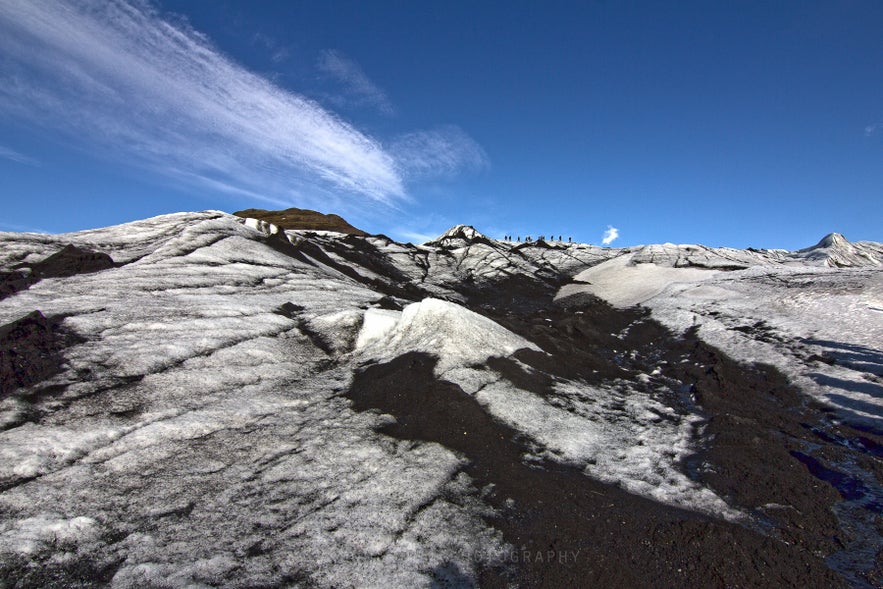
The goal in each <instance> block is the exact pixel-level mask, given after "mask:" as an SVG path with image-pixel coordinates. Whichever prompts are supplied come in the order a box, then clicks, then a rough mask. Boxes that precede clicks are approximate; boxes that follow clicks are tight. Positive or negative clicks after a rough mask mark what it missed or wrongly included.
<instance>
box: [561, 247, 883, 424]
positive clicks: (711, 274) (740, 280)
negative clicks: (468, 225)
mask: <svg viewBox="0 0 883 589" xmlns="http://www.w3.org/2000/svg"><path fill="white" fill-rule="evenodd" d="M843 243H844V242H843V241H842V237H839V238H836V239H835V238H832V237H829V238H825V239H824V240H823V241H822V243H821V244H820V246H816V247H814V248H809V249H807V250H801V252H798V253H797V254H795V255H794V256H788V257H783V258H782V259H783V260H784V263H780V262H779V261H777V260H776V261H773V260H770V259H769V258H768V257H767V256H765V255H757V256H756V258H755V260H754V264H752V265H750V266H749V265H747V264H748V263H749V262H751V259H752V257H754V256H755V253H753V252H746V253H745V254H743V255H735V256H734V255H731V254H729V253H728V254H727V256H726V259H727V260H730V261H735V260H741V261H742V262H744V263H746V267H745V268H744V269H736V270H729V271H720V270H716V269H715V268H718V267H720V264H721V259H722V257H721V256H717V255H715V257H714V258H713V259H712V260H710V261H703V263H702V264H701V265H699V264H696V263H695V260H694V261H693V262H691V263H684V260H685V259H686V260H690V256H691V254H692V252H694V251H695V250H694V248H695V246H657V247H656V248H652V249H650V248H643V249H641V250H640V251H638V252H636V253H624V254H622V255H620V256H618V257H616V258H614V259H612V260H609V261H607V262H604V263H602V264H599V265H597V266H594V267H592V268H589V269H587V270H584V271H583V272H580V273H579V274H577V275H576V276H575V277H574V280H573V282H571V283H569V284H567V285H565V286H563V287H562V288H561V289H560V290H559V292H558V294H557V298H558V299H559V300H563V299H566V298H567V297H569V296H573V295H575V294H577V293H581V292H587V293H591V294H593V295H596V296H599V297H601V298H603V299H605V300H607V301H609V302H610V303H612V304H614V305H617V306H620V307H627V306H630V305H638V304H640V305H643V306H646V307H648V308H650V309H651V310H652V312H653V316H654V317H655V318H656V319H658V320H660V321H662V322H663V323H664V324H666V325H668V326H669V327H671V328H672V329H674V330H676V331H683V330H685V329H688V328H690V327H694V326H695V327H698V329H699V334H700V337H702V338H703V339H704V340H706V341H707V342H709V343H710V344H712V345H714V346H716V347H718V348H720V349H722V350H724V351H725V352H726V353H727V354H728V355H730V356H732V357H734V358H737V359H739V360H742V361H745V362H765V363H769V364H773V365H775V366H776V367H777V368H778V369H779V370H781V371H783V372H784V373H785V374H787V375H788V376H789V377H791V378H792V379H793V380H794V381H795V382H796V383H798V384H799V385H800V386H801V388H802V389H803V390H805V391H806V392H808V393H810V394H813V395H814V396H815V397H816V398H817V399H818V400H820V401H823V402H825V403H826V404H828V405H830V406H831V407H833V408H836V409H837V411H838V413H839V415H840V416H841V418H842V419H844V420H847V421H849V422H850V423H853V424H858V425H861V426H862V427H868V428H872V429H873V430H875V431H883V423H881V416H883V387H881V383H880V377H881V376H883V359H881V356H883V351H881V347H883V313H881V312H880V311H879V309H881V308H883V304H881V301H883V271H881V268H880V266H879V265H878V264H879V262H878V261H877V259H876V258H875V257H873V256H870V257H865V256H863V255H862V256H859V257H857V258H855V257H854V258H849V259H848V260H849V263H850V264H855V265H856V266H855V267H851V268H849V267H845V266H846V264H847V258H844V257H843V256H842V251H841V253H840V254H836V255H839V256H840V257H838V258H836V259H838V260H840V263H841V266H843V267H840V268H839V269H834V268H835V267H837V265H836V264H835V265H833V266H832V265H831V264H829V262H830V260H831V259H832V258H831V256H833V255H835V254H834V253H832V252H831V248H835V249H837V248H839V249H840V250H843V248H844V247H845V246H844V245H843ZM688 248H689V249H688ZM648 249H649V251H648ZM871 249H872V248H870V247H866V248H864V252H865V253H867V251H869V250H871ZM685 250H686V251H685ZM648 254H649V255H648ZM715 254H717V252H715ZM807 254H811V256H810V257H808V258H807V259H808V262H807V263H806V264H801V265H800V266H797V265H795V263H794V260H795V258H801V257H804V256H805V255H807ZM814 254H818V255H816V256H814V257H813V256H812V255H814ZM859 263H863V264H865V265H864V266H859V265H858V264H859ZM706 268H707V269H706ZM862 355H863V356H864V357H865V361H864V362H861V361H858V362H857V361H849V360H848V359H847V360H844V361H842V362H833V361H829V362H825V361H821V360H822V359H824V358H831V359H836V358H837V357H838V356H842V357H848V356H862Z"/></svg>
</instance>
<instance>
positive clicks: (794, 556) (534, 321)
mask: <svg viewBox="0 0 883 589" xmlns="http://www.w3.org/2000/svg"><path fill="white" fill-rule="evenodd" d="M520 284H521V286H525V287H526V288H527V290H528V291H530V292H524V293H519V292H518V288H519V285H518V284H516V283H513V284H509V285H508V286H507V288H506V289H493V292H495V293H496V294H494V295H492V296H489V297H484V296H482V293H487V292H491V291H492V289H490V288H487V287H483V288H479V287H474V286H471V285H469V284H465V285H463V286H464V288H463V290H462V291H461V292H463V293H464V294H465V295H467V297H469V305H470V306H471V307H472V308H473V310H476V311H479V312H481V313H483V314H485V315H487V316H488V317H490V318H491V319H493V320H495V321H497V322H498V323H500V324H501V325H503V326H504V327H506V328H508V329H510V330H511V331H513V332H515V333H518V334H519V335H522V336H524V337H526V338H527V339H529V340H530V341H532V342H534V343H536V344H538V345H539V346H540V347H541V348H542V349H543V350H544V352H546V353H538V352H534V351H531V350H521V351H519V352H516V354H515V357H516V358H517V359H518V360H519V361H520V362H521V363H523V364H527V365H528V366H530V367H531V368H533V369H534V370H533V371H531V372H528V371H525V370H524V369H523V368H522V367H521V366H519V364H518V363H516V362H514V361H512V360H509V359H504V358H495V359H491V360H490V362H489V366H490V367H491V368H492V369H493V370H495V371H496V372H498V373H499V374H500V375H501V376H502V377H503V378H506V379H507V380H509V381H510V382H512V383H513V384H514V385H515V386H517V387H519V388H522V389H525V390H529V391H532V392H534V393H536V394H540V395H542V396H544V397H546V398H549V397H552V396H553V395H554V394H555V393H554V389H553V382H554V378H555V377H561V378H567V379H571V380H572V379H579V380H581V381H583V382H586V383H588V384H600V383H603V382H607V383H609V382H611V381H613V380H625V381H628V382H629V383H630V386H632V387H634V388H641V387H649V386H650V385H648V384H647V383H644V382H642V381H641V380H640V379H637V378H635V377H636V376H638V375H639V374H649V373H651V372H652V371H653V369H654V368H656V367H660V368H661V369H662V373H661V374H660V375H659V377H658V378H656V379H655V381H654V382H653V385H654V387H655V388H656V389H658V388H659V385H660V383H662V384H665V385H666V386H667V387H668V389H669V390H668V392H667V393H666V394H665V398H664V399H660V400H662V401H663V402H665V403H666V404H668V405H669V406H671V407H672V408H674V409H675V410H676V411H678V412H681V413H683V412H686V411H699V412H700V413H701V414H703V415H704V416H705V417H706V418H707V422H706V425H705V429H704V431H703V434H702V437H701V439H700V440H698V441H699V443H700V444H699V445H700V448H701V451H700V453H699V454H698V455H696V456H693V457H691V458H690V459H689V460H687V461H686V463H685V464H683V465H682V466H683V469H684V471H685V473H687V474H688V476H691V478H693V479H694V480H697V481H699V482H702V483H703V484H706V485H708V486H709V487H710V488H712V489H713V490H714V491H715V492H717V493H718V494H720V495H721V496H722V497H724V498H725V499H727V500H728V501H729V502H730V503H731V504H732V505H734V506H736V507H739V508H740V509H743V510H744V511H745V512H746V513H748V514H750V515H751V516H752V520H751V522H748V523H747V524H746V525H736V524H730V523H726V522H722V521H716V520H712V519H710V518H707V517H704V516H701V515H698V514H695V513H692V512H688V511H684V510H680V509H675V508H672V507H667V506H664V505H661V504H659V503H656V502H653V501H650V500H646V499H643V498H640V497H636V496H634V495H630V494H628V493H626V492H624V491H622V490H621V489H620V488H618V487H616V486H610V485H605V484H602V483H599V482H597V481H594V480H592V479H590V478H588V477H586V476H585V475H583V474H582V473H581V472H579V471H577V470H575V469H570V468H567V467H565V466H561V465H553V464H548V463H546V464H543V465H542V467H539V468H538V467H536V466H534V467H530V466H527V465H526V464H525V463H524V462H523V460H522V454H523V453H524V452H525V451H526V448H527V446H526V444H529V440H524V439H520V438H518V436H517V435H516V432H514V431H513V430H511V429H509V428H507V427H506V426H505V425H503V424H500V423H498V422H496V421H494V420H493V419H492V418H491V417H490V416H488V415H487V414H486V413H485V412H484V410H483V409H482V408H481V406H480V405H479V404H478V403H477V402H476V401H475V400H474V399H473V398H472V397H470V396H468V395H466V394H465V393H464V392H463V391H462V390H461V389H459V387H457V386H456V385H454V384H452V383H448V382H440V381H438V380H436V379H435V378H434V377H433V374H432V367H433V366H434V361H433V360H432V359H431V358H430V357H427V356H424V355H420V354H408V355H406V356H403V357H401V358H398V359H396V360H394V361H392V362H389V363H387V364H383V365H374V366H370V367H367V368H366V369H364V370H363V371H362V372H360V373H359V374H357V376H356V378H355V380H354V383H353V386H352V389H351V392H350V396H351V398H352V399H353V400H354V405H355V407H356V408H357V409H363V410H364V409H369V408H375V409H380V410H381V411H383V412H386V413H390V414H392V415H393V416H395V417H396V419H397V423H396V424H394V425H392V426H389V428H387V430H386V433H388V434H390V435H392V436H394V437H397V438H402V439H416V440H426V441H434V442H438V443H441V444H443V445H445V446H447V447H449V448H451V449H453V450H455V451H457V452H460V453H462V454H463V455H465V456H466V458H467V459H468V460H469V466H468V467H467V469H466V471H467V473H468V474H469V475H470V476H472V477H473V479H474V480H475V482H476V485H477V486H478V487H485V486H487V485H494V492H493V493H492V494H491V495H490V496H489V499H488V500H489V501H491V502H492V504H493V505H494V506H495V507H497V508H498V509H499V510H500V513H501V517H500V518H499V519H498V520H495V521H494V522H491V523H493V525H495V526H496V527H497V528H498V529H500V530H502V531H503V532H504V535H505V537H506V540H507V541H508V542H509V543H511V544H512V545H513V546H515V547H516V549H519V550H520V549H521V548H522V547H525V548H526V550H527V552H526V553H525V554H527V553H532V554H533V555H534V559H533V560H534V562H526V561H525V559H523V558H522V559H520V561H519V562H517V563H510V564H511V565H513V567H514V569H515V572H514V573H511V571H510V572H509V573H506V572H504V571H502V570H499V571H486V573H485V575H486V576H485V578H484V579H483V581H482V586H494V585H497V584H498V582H499V583H503V581H504V580H505V579H509V580H512V579H511V578H510V577H507V574H509V575H511V574H514V575H515V577H514V579H515V580H516V581H517V582H519V583H520V584H522V585H523V586H544V587H566V586H577V585H585V583H598V584H601V585H604V586H619V587H627V586H628V587H634V586H671V587H675V586H688V585H696V586H774V585H784V586H801V587H835V586H844V580H843V578H842V577H840V576H839V575H838V574H836V573H834V572H833V571H832V570H831V569H830V568H828V567H827V566H826V564H825V562H824V557H825V556H827V555H830V554H832V553H834V552H836V551H838V550H841V549H843V548H844V546H845V544H844V541H843V538H844V536H843V532H842V530H841V529H840V527H839V525H838V521H837V518H836V517H835V515H834V513H833V512H832V510H831V507H832V506H833V505H835V504H837V503H838V502H839V501H840V500H841V499H842V492H838V489H837V488H835V486H834V484H832V481H831V480H827V481H826V480H824V479H822V478H819V477H818V476H814V475H817V474H818V472H816V473H813V472H812V470H811V469H809V468H807V465H806V464H807V463H806V460H804V459H802V458H801V457H800V456H798V455H797V454H795V452H803V451H805V447H806V445H807V443H812V444H814V445H815V446H814V447H817V446H818V445H819V444H820V443H821V444H822V449H821V451H817V452H813V453H814V454H818V453H821V454H823V455H827V454H831V453H834V454H836V455H837V456H839V457H840V458H841V459H846V458H847V457H846V456H845V453H849V452H851V450H850V447H849V446H847V445H844V444H838V443H835V442H830V443H826V442H825V440H824V439H820V437H819V435H818V433H817V432H818V431H821V429H822V428H824V427H825V423H826V422H825V421H824V418H825V413H824V412H823V411H821V408H820V407H819V406H818V405H817V404H815V403H813V402H811V401H809V400H808V399H807V398H806V397H805V396H804V395H801V394H800V393H799V391H797V390H796V389H795V388H794V387H792V386H791V385H789V384H788V382H787V380H786V379H785V377H784V376H782V375H781V374H780V373H778V372H777V371H776V370H775V369H773V368H771V367H767V366H762V365H750V366H749V365H744V364H740V363H737V362H735V361H733V360H732V359H730V358H728V357H727V356H726V355H724V354H722V353H721V352H720V351H718V350H715V349H714V348H712V347H710V346H708V345H706V344H704V343H703V342H701V341H700V340H699V339H698V337H697V336H696V334H695V333H693V332H688V333H687V334H685V335H684V336H682V337H677V336H674V335H673V334H671V333H670V332H669V331H668V330H667V329H665V328H664V327H662V326H661V325H659V324H658V323H657V322H655V321H653V320H652V319H650V318H649V313H648V312H647V311H646V310H644V309H639V308H632V309H625V310H618V309H614V308H612V307H610V306H609V305H607V304H606V303H604V302H602V301H600V300H598V299H595V298H594V297H589V296H580V297H575V298H571V299H568V300H564V301H560V302H559V303H557V304H552V303H551V296H550V293H551V292H554V289H555V285H553V284H551V283H550V282H548V281H544V280H540V279H538V280H537V281H536V283H535V284H534V283H531V282H530V281H522V282H521V283H520ZM500 293H503V294H500ZM510 305H511V306H510ZM626 352H627V353H626ZM633 352H634V353H633ZM663 388H664V387H663ZM645 390H646V391H649V390H650V389H649V388H647V389H645ZM551 400H552V401H554V399H551ZM464 432H465V433H464ZM844 435H851V436H853V437H854V438H858V437H861V435H863V436H864V439H867V440H868V443H867V444H865V445H864V446H862V447H870V448H874V447H879V444H880V443H881V440H880V439H879V438H877V437H875V436H873V435H872V434H867V433H865V434H860V433H859V432H846V433H845V434H844ZM856 454H858V455H856ZM851 459H853V460H859V461H864V462H865V463H868V464H869V465H870V463H871V462H875V459H874V457H873V455H872V453H871V452H870V451H869V452H865V453H862V452H858V453H856V452H855V451H852V454H851ZM876 462H879V461H876ZM869 468H873V467H872V465H870V466H869ZM507 498H511V499H514V501H515V503H514V506H512V507H511V509H510V508H509V507H507V504H506V499H507ZM544 550H545V551H546V552H548V553H549V554H551V553H552V552H554V553H555V554H556V555H558V554H559V553H563V552H567V551H568V550H570V551H571V552H573V551H580V554H581V556H580V558H579V560H578V561H577V562H557V561H556V562H555V563H549V562H546V561H545V560H547V559H540V560H537V558H536V554H537V553H542V552H543V551H544ZM550 551H551V552H550ZM583 558H584V559H585V560H583ZM878 565H879V563H878ZM879 574H880V571H878V570H875V569H874V568H873V567H871V569H870V570H867V571H864V572H861V573H860V578H865V579H869V580H872V579H874V578H876V577H875V576H879Z"/></svg>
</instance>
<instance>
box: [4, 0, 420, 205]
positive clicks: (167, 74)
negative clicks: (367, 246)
mask: <svg viewBox="0 0 883 589" xmlns="http://www.w3.org/2000/svg"><path fill="white" fill-rule="evenodd" d="M0 55H3V59H2V60H0V113H3V114H4V115H5V116H10V115H11V116H14V117H20V118H24V119H26V120H28V121H30V122H33V123H36V124H40V125H44V126H47V127H49V128H52V129H54V130H62V131H64V132H66V133H67V136H68V137H70V138H72V139H73V140H75V141H76V142H78V143H79V144H81V146H82V145H86V146H87V147H95V146H100V148H101V149H103V150H104V151H105V153H117V154H118V157H121V158H124V159H125V160H126V161H131V160H132V159H135V160H136V161H137V162H139V163H140V164H142V165H146V166H148V167H151V168H153V169H155V170H157V171H160V172H162V173H164V174H166V175H167V176H171V177H178V178H184V179H187V180H189V181H193V182H195V183H203V184H206V185H209V184H216V185H222V186H226V187H227V188H228V189H229V190H230V191H240V192H242V193H247V194H253V195H256V196H262V197H263V198H265V199H272V200H279V201H292V200H293V198H294V196H293V195H294V194H296V193H298V192H303V193H313V194H314V193H316V192H317V191H318V192H325V193H335V194H338V193H340V192H343V193H346V194H349V195H350V198H351V199H355V200H357V201H360V202H362V203H371V202H380V203H385V204H388V205H391V204H394V203H396V202H397V201H399V200H401V199H404V198H407V195H406V189H405V185H404V182H405V180H404V173H403V168H404V167H405V166H403V164H402V163H401V162H399V161H397V159H396V157H395V156H394V155H393V154H392V153H390V152H389V151H388V150H386V149H385V148H384V147H383V145H382V144H381V142H380V141H378V140H376V139H374V138H372V137H370V136H368V135H366V134H364V133H362V132H361V131H359V130H358V129H357V128H355V127H354V126H353V125H351V124H349V123H347V122H345V121H343V120H342V119H341V118H340V117H338V116H336V115H335V114H334V113H332V112H329V111H328V110H326V109H325V108H323V107H322V106H320V105H319V104H318V103H316V102H314V101H312V100H309V99H307V98H305V97H304V96H301V95H299V94H297V93H294V92H291V91H287V90H285V89H283V88H281V87H279V86H277V85H275V84H273V83H272V82H270V81H269V80H267V79H266V78H263V77H261V76H258V75H256V74H254V73H252V72H250V71H248V70H246V69H245V68H243V67H242V66H240V65H238V64H237V63H235V62H234V61H233V60H231V59H229V58H228V57H226V56H225V55H224V54H222V53H221V52H220V51H219V50H218V49H217V48H215V47H214V46H213V45H212V44H211V43H210V42H209V40H208V39H207V38H206V37H205V36H204V35H202V34H200V33H199V32H197V31H195V30H193V29H192V28H191V27H190V26H189V25H188V24H186V23H184V22H181V21H180V20H174V19H171V18H168V17H165V16H163V15H162V14H160V13H159V11H158V10H157V9H155V8H154V7H153V6H152V5H150V4H149V3H147V2H144V1H140V0H132V1H127V0H110V1H107V0H84V1H78V2H69V1H66V0H41V1H40V2H32V1H30V0H3V1H2V2H0Z"/></svg>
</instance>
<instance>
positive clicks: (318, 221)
mask: <svg viewBox="0 0 883 589" xmlns="http://www.w3.org/2000/svg"><path fill="white" fill-rule="evenodd" d="M233 214H234V215H236V216H237V217H245V218H251V219H260V220H261V221H266V222H268V223H272V224H273V225H276V226H277V227H281V228H282V229H312V230H315V231H337V232H338V233H346V234H348V235H363V236H364V235H368V233H367V232H365V231H362V230H361V229H358V228H357V227H353V226H352V225H350V224H349V223H347V221H346V219H344V218H343V217H341V216H339V215H326V214H324V213H320V212H318V211H311V210H309V209H297V208H290V209H285V210H284V211H266V210H264V209H245V210H244V211H237V212H235V213H233Z"/></svg>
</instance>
